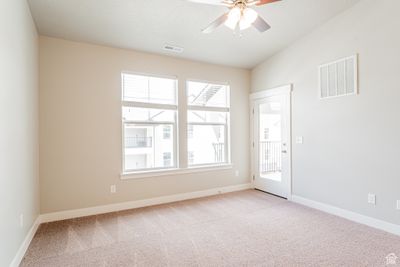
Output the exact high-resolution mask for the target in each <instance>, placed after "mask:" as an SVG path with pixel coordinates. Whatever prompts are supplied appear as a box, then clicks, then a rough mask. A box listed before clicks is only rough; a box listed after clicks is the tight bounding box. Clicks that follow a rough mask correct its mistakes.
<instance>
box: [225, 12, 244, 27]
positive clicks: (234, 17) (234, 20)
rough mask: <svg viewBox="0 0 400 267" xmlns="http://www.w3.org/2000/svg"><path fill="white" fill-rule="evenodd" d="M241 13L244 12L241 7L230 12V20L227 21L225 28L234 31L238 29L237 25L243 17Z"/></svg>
mask: <svg viewBox="0 0 400 267" xmlns="http://www.w3.org/2000/svg"><path fill="white" fill-rule="evenodd" d="M241 13H242V12H241V10H240V8H239V7H235V8H232V9H231V11H229V13H228V19H227V20H226V21H225V26H227V27H228V28H231V29H232V30H234V29H235V28H236V25H237V24H238V22H239V21H240V18H241V16H242V14H241Z"/></svg>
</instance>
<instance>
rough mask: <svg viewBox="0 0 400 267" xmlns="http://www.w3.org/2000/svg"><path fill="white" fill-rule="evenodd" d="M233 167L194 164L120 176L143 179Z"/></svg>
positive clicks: (230, 166) (121, 176)
mask: <svg viewBox="0 0 400 267" xmlns="http://www.w3.org/2000/svg"><path fill="white" fill-rule="evenodd" d="M232 168H233V165H232V164H230V163H225V164H213V165H211V164H210V165H202V166H193V167H187V168H171V169H159V170H148V171H138V172H127V173H122V174H121V175H120V178H121V180H129V179H143V178H151V177H160V176H171V175H181V174H191V173H202V172H212V171H226V170H231V169H232Z"/></svg>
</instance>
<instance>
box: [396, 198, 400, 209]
mask: <svg viewBox="0 0 400 267" xmlns="http://www.w3.org/2000/svg"><path fill="white" fill-rule="evenodd" d="M397 209H398V210H400V200H397Z"/></svg>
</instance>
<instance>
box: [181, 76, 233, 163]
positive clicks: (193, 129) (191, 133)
mask: <svg viewBox="0 0 400 267" xmlns="http://www.w3.org/2000/svg"><path fill="white" fill-rule="evenodd" d="M186 90H187V105H188V111H187V119H188V134H187V136H188V151H189V152H188V164H189V166H194V165H207V164H221V163H227V162H229V146H228V144H229V142H228V139H229V108H230V104H229V86H228V85H224V84H211V83H204V82H195V81H188V82H187V88H186Z"/></svg>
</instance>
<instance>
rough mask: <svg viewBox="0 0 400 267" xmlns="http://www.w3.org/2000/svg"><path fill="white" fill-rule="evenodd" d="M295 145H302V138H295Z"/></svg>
mask: <svg viewBox="0 0 400 267" xmlns="http://www.w3.org/2000/svg"><path fill="white" fill-rule="evenodd" d="M296 144H303V136H296Z"/></svg>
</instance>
